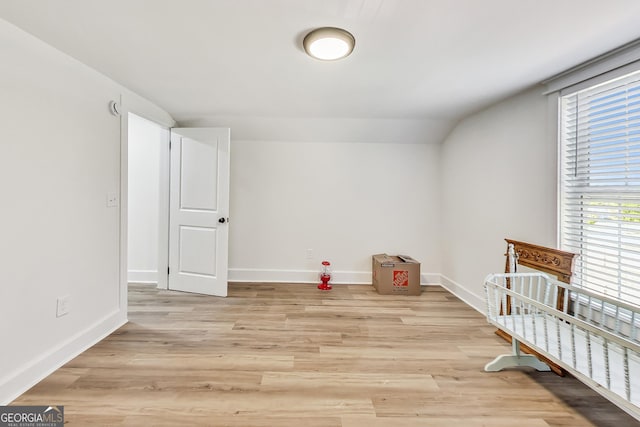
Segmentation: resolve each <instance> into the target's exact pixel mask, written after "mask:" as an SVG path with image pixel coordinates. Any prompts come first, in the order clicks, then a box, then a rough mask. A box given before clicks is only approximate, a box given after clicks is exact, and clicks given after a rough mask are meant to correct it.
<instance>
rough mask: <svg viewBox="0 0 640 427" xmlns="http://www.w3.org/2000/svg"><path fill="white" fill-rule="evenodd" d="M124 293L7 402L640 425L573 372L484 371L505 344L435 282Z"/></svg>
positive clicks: (264, 417) (537, 426) (399, 422)
mask: <svg viewBox="0 0 640 427" xmlns="http://www.w3.org/2000/svg"><path fill="white" fill-rule="evenodd" d="M129 294H130V310H129V311H130V316H129V319H130V323H128V324H127V325H125V326H124V327H122V328H121V329H119V330H118V331H116V332H115V333H114V334H112V335H111V336H109V337H108V338H107V339H105V340H103V341H102V342H100V343H99V344H97V345H96V346H94V347H93V348H91V349H90V350H88V351H86V352H85V353H83V354H82V355H80V356H78V357H77V358H75V359H74V360H73V361H71V362H70V363H68V364H67V365H65V366H64V367H62V368H60V369H58V370H57V371H56V372H55V373H53V374H52V375H51V376H49V377H48V378H46V379H45V380H43V381H42V382H41V383H39V384H38V385H37V386H35V387H34V388H32V389H31V390H29V391H28V392H27V393H25V394H24V395H22V396H21V397H20V398H19V399H17V400H16V401H14V402H13V404H32V405H35V404H40V405H49V404H59V405H64V406H65V419H66V421H67V423H68V424H69V425H79V426H84V425H134V426H138V425H139V426H190V425H203V426H204V425H207V426H234V427H239V426H260V427H279V426H284V427H287V426H296V427H299V426H303V427H334V426H335V427H339V426H342V427H382V426H384V427H387V426H389V427H413V426H421V427H422V426H426V427H444V426H461V427H480V426H488V427H493V426H495V427H512V426H513V427H544V426H571V427H581V426H612V427H613V426H615V427H629V426H638V425H640V423H637V422H636V421H635V420H634V419H632V418H631V417H629V416H628V415H626V414H625V413H624V412H622V411H620V410H619V409H617V408H616V407H615V406H614V405H612V404H610V403H609V402H608V401H606V400H605V399H603V398H602V397H600V396H599V395H597V394H596V393H595V392H593V391H592V390H590V389H589V388H588V387H586V386H584V385H583V384H581V383H580V382H578V381H577V380H575V379H574V378H571V377H565V378H561V377H558V376H556V375H554V374H552V373H538V372H535V371H531V370H507V371H503V372H497V373H486V372H483V366H484V365H485V364H486V363H487V362H488V361H490V360H491V359H493V358H494V357H495V356H497V355H498V354H501V353H506V352H509V350H510V346H509V345H508V344H507V343H506V342H504V341H502V340H501V339H500V338H499V337H497V336H496V335H495V334H494V329H493V328H492V327H491V326H489V325H487V323H486V321H485V319H484V317H483V316H482V315H481V314H480V313H478V312H476V311H474V310H473V309H471V308H469V307H468V306H467V305H465V304H464V303H463V302H461V301H460V300H458V299H457V298H455V297H454V296H453V295H451V294H450V293H448V292H447V291H445V290H443V289H442V288H440V287H427V288H426V290H425V291H424V292H423V294H422V295H421V296H418V297H397V296H395V297H394V296H382V295H377V294H376V293H375V292H374V291H373V289H372V287H371V286H364V285H353V286H347V285H336V286H335V287H334V289H333V290H332V291H329V292H326V291H325V292H323V291H319V290H318V289H316V287H315V285H300V284H296V285H294V284H276V285H274V284H250V285H249V284H232V285H230V287H229V297H228V298H226V299H224V298H215V297H206V296H198V295H193V294H185V293H177V292H170V291H158V290H156V289H155V288H154V287H150V286H148V285H131V286H130V289H129Z"/></svg>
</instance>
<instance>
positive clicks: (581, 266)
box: [560, 71, 640, 304]
mask: <svg viewBox="0 0 640 427" xmlns="http://www.w3.org/2000/svg"><path fill="white" fill-rule="evenodd" d="M560 115H561V117H560V140H561V150H560V246H561V247H562V249H564V250H568V251H571V252H575V253H577V254H579V255H580V257H579V260H578V262H577V265H576V270H575V272H574V277H575V278H576V280H575V282H576V284H577V285H578V286H583V287H585V288H588V289H590V290H593V291H596V292H599V293H602V294H605V295H608V296H610V297H613V298H617V299H620V300H623V301H626V302H629V303H632V304H640V71H638V72H634V73H632V74H628V75H626V76H623V77H619V78H616V79H614V80H610V81H607V82H604V83H600V84H597V85H594V86H591V87H587V88H585V89H582V90H579V91H575V92H567V91H563V93H561V95H560Z"/></svg>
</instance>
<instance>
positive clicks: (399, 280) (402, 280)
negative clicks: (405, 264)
mask: <svg viewBox="0 0 640 427" xmlns="http://www.w3.org/2000/svg"><path fill="white" fill-rule="evenodd" d="M393 286H394V287H402V286H409V272H408V271H407V270H393Z"/></svg>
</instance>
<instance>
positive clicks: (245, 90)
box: [0, 0, 640, 122]
mask: <svg viewBox="0 0 640 427" xmlns="http://www.w3.org/2000/svg"><path fill="white" fill-rule="evenodd" d="M0 17H2V18H3V19H5V20H6V21H9V22H11V23H13V24H15V25H16V26H18V27H21V28H22V29H24V30H26V31H27V32H29V33H31V34H33V35H35V36H36V37H38V38H40V39H42V40H44V41H46V42H47V43H49V44H50V45H52V46H54V47H56V48H57V49H59V50H61V51H63V52H65V53H67V54H69V55H71V56H73V57H75V58H77V59H78V60H80V61H82V62H83V63H85V64H88V65H89V66H91V67H93V68H95V69H96V70H98V71H100V72H102V73H103V74H105V75H107V76H109V77H110V78H112V79H113V80H115V81H117V82H119V83H121V84H123V85H124V86H126V87H128V88H130V89H132V90H133V91H135V92H137V93H139V94H140V95H143V96H144V97H146V98H148V99H149V100H151V101H153V102H155V103H157V104H158V105H159V106H161V107H163V108H164V109H165V110H167V111H168V112H169V113H170V114H171V115H172V116H173V117H174V118H175V119H176V120H178V121H194V120H195V121H197V120H198V119H202V118H207V117H216V116H230V117H245V116H246V117H260V118H274V119H276V118H280V119H282V118H338V119H372V118H373V119H425V120H431V121H439V120H441V121H445V122H455V121H457V120H459V119H460V118H461V117H464V116H465V115H467V114H469V113H470V112H472V111H475V110H478V109H480V108H482V107H484V106H486V105H489V104H491V103H493V102H495V101H497V100H499V99H502V98H505V97H507V96H509V95H511V94H514V93H516V92H518V91H521V90H523V89H524V88H527V87H529V86H531V85H534V84H536V83H538V82H540V81H541V80H543V79H545V78H548V77H550V76H553V75H554V74H556V73H559V72H561V71H563V70H565V69H567V68H569V67H572V66H575V65H577V64H579V63H581V62H583V61H586V60H588V59H590V58H592V57H594V56H597V55H600V54H602V53H604V52H607V51H609V50H611V49H613V48H616V47H618V46H620V45H622V44H625V43H627V42H629V41H632V40H634V39H636V38H638V37H640V25H639V22H640V1H638V0H608V1H606V2H604V1H602V0H536V1H529V0H483V1H480V0H57V1H52V0H2V1H1V2H0ZM320 26H337V27H342V28H345V29H347V30H348V31H350V32H351V33H353V34H354V36H355V37H356V40H357V41H356V48H355V50H354V52H353V54H352V55H351V56H349V57H348V58H347V59H345V60H342V61H338V62H321V61H317V60H314V59H311V58H309V57H308V56H306V55H305V54H304V52H303V50H302V47H301V41H302V38H303V37H304V35H305V34H306V32H308V31H309V30H311V29H313V28H316V27H320Z"/></svg>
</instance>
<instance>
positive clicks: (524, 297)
mask: <svg viewBox="0 0 640 427" xmlns="http://www.w3.org/2000/svg"><path fill="white" fill-rule="evenodd" d="M484 288H485V296H486V304H487V320H488V321H489V322H490V323H491V324H493V325H495V326H496V327H498V328H499V329H500V330H502V331H505V332H506V333H507V334H509V335H510V336H511V337H512V353H511V354H505V355H501V356H498V357H497V358H496V359H495V360H493V361H492V362H490V363H488V364H487V365H486V366H485V371H499V370H501V369H504V368H507V367H515V366H529V367H533V368H535V369H537V370H540V371H545V370H550V367H549V365H548V364H547V363H544V362H542V361H540V359H539V357H538V356H535V355H532V354H523V353H522V352H521V349H520V345H521V343H522V344H525V345H526V346H528V348H530V349H532V350H534V351H535V352H536V353H537V354H539V355H542V356H543V357H544V358H545V359H544V360H547V361H550V362H552V363H555V364H557V365H558V366H560V367H562V368H563V369H566V370H567V371H568V372H570V373H571V374H572V375H574V376H575V377H576V378H578V379H580V380H581V381H582V382H584V383H585V384H587V385H588V386H590V387H591V388H593V389H594V390H595V391H597V392H598V393H600V394H601V395H603V396H604V397H606V398H607V399H609V400H610V401H612V402H613V403H615V404H616V405H618V406H619V407H620V408H622V409H623V410H624V411H626V412H627V413H629V414H630V415H632V416H633V417H635V418H636V419H638V420H640V332H639V329H640V307H638V306H633V305H630V304H625V303H623V302H621V301H618V300H614V299H611V298H608V297H606V296H603V295H599V294H595V293H593V292H590V291H587V290H584V289H581V288H578V287H575V286H572V285H570V284H568V283H562V282H560V281H558V280H557V279H556V278H553V277H551V276H550V275H548V274H546V273H543V272H528V273H501V274H491V275H489V276H487V278H486V280H485V286H484Z"/></svg>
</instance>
